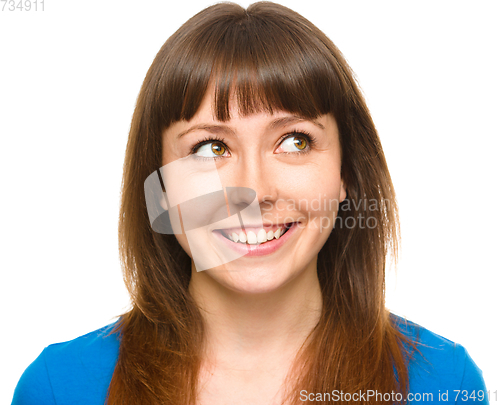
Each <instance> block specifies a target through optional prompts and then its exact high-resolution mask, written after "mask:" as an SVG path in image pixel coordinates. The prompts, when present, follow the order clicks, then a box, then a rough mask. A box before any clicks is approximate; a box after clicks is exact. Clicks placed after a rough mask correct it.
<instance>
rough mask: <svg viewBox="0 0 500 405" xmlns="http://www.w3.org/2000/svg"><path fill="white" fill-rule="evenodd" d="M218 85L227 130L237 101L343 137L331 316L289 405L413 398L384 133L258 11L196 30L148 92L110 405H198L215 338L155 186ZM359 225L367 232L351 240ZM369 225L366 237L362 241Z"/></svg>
mask: <svg viewBox="0 0 500 405" xmlns="http://www.w3.org/2000/svg"><path fill="white" fill-rule="evenodd" d="M212 84H214V85H215V86H214V87H213V88H214V89H215V94H214V97H215V98H214V100H215V111H216V116H217V119H218V120H220V121H227V120H228V119H230V115H229V108H228V103H229V98H230V96H231V95H233V94H234V95H235V96H236V97H237V102H238V105H239V107H240V111H241V114H251V113H253V112H257V111H268V112H269V113H273V112H274V111H287V112H290V113H298V114H300V115H301V116H304V117H307V118H310V119H313V118H316V117H318V116H320V115H322V114H327V113H331V114H333V116H334V117H335V119H336V121H337V123H338V128H339V137H340V145H341V150H342V166H341V173H342V178H343V180H344V184H345V187H346V190H347V196H348V197H347V200H346V201H344V202H343V203H342V204H341V205H340V209H339V212H338V215H337V224H338V225H336V226H335V228H334V229H333V231H332V232H331V234H330V236H329V238H328V240H327V241H326V243H325V245H324V246H323V248H322V249H321V251H320V252H319V255H318V266H317V271H318V278H319V282H320V286H321V293H322V300H323V306H322V313H321V316H320V319H319V322H318V323H317V325H316V326H315V328H314V329H313V331H312V332H311V333H310V335H309V336H308V339H307V340H306V342H304V344H303V346H302V348H301V350H300V351H299V352H298V353H297V356H296V358H295V362H294V366H293V367H292V369H291V371H290V373H289V375H288V377H287V380H286V390H285V391H286V392H287V393H288V397H285V400H288V401H289V403H299V401H298V393H299V392H300V391H301V390H306V391H307V392H314V393H325V392H331V391H332V390H334V389H335V390H338V391H339V392H341V391H342V392H344V393H353V392H358V391H360V390H361V391H367V390H377V392H380V393H391V392H392V391H394V392H400V393H402V394H403V398H404V394H405V393H406V392H407V391H408V369H407V365H408V360H409V358H410V356H411V352H410V349H411V348H412V347H413V348H414V345H413V343H412V342H410V341H408V340H407V339H406V338H405V336H404V335H402V334H401V333H400V332H399V331H398V328H397V327H396V325H395V323H394V322H393V320H392V318H391V316H390V313H389V312H388V311H387V309H386V308H385V295H384V288H385V286H384V279H385V268H386V258H387V257H388V255H389V254H391V253H392V256H393V257H394V258H395V259H396V260H397V253H398V244H399V222H398V211H397V205H396V197H395V192H394V188H393V185H392V181H391V177H390V175H389V171H388V168H387V163H386V160H385V157H384V153H383V150H382V146H381V144H380V140H379V137H378V135H377V132H376V129H375V126H374V123H373V121H372V118H371V116H370V113H369V111H368V108H367V106H366V103H365V101H364V98H363V96H362V94H361V91H360V89H359V88H358V85H357V83H356V80H355V78H354V74H353V72H352V71H351V69H350V67H349V66H348V64H347V62H346V61H345V59H344V57H343V55H342V54H341V53H340V51H339V50H338V49H337V47H336V46H335V45H334V44H333V43H332V42H331V40H330V39H329V38H328V37H327V36H326V35H325V34H324V33H323V32H321V31H320V30H319V29H318V28H317V27H315V26H314V25H313V24H312V23H311V22H309V21H308V20H307V19H305V18H304V17H302V16H301V15H299V14H297V13H296V12H294V11H292V10H290V9H288V8H286V7H284V6H281V5H278V4H274V3H271V2H258V3H254V4H252V5H251V6H249V7H248V8H247V9H244V8H242V7H241V6H239V5H236V4H234V3H221V4H216V5H214V6H211V7H208V8H206V9H205V10H203V11H201V12H199V13H198V14H196V15H195V16H194V17H192V18H191V19H189V20H188V21H187V22H186V23H185V24H184V25H182V26H181V27H180V28H179V29H178V30H177V31H176V32H175V33H174V34H173V35H172V36H171V37H170V38H169V39H168V40H167V41H166V42H165V44H164V45H163V46H162V48H161V49H160V51H159V52H158V54H157V55H156V58H155V59H154V61H153V63H152V65H151V67H150V68H149V71H148V73H147V75H146V78H145V80H144V83H143V85H142V87H141V90H140V93H139V96H138V99H137V104H136V108H135V111H134V115H133V118H132V123H131V128H130V135H129V139H128V144H127V150H126V156H125V163H124V168H123V183H122V196H121V208H120V216H119V249H120V258H121V262H122V267H123V272H124V280H125V283H126V286H127V288H128V290H129V293H130V295H131V302H132V307H131V309H130V311H128V312H126V313H124V314H122V315H121V317H120V319H119V322H118V323H117V326H116V328H115V331H116V332H119V333H120V335H121V344H120V349H119V356H118V361H117V364H116V368H115V371H114V374H113V377H112V380H111V384H110V386H109V391H108V404H109V405H115V404H141V405H144V404H175V405H181V404H194V403H195V402H196V393H197V389H198V388H199V387H198V386H197V380H198V373H199V371H200V364H201V347H202V345H203V342H204V329H203V320H202V317H201V314H200V312H199V310H198V308H197V306H196V303H195V301H194V300H193V298H192V296H191V295H190V293H189V291H188V285H189V281H190V277H191V260H190V257H189V256H188V255H187V253H186V252H184V250H183V249H182V248H181V246H180V244H179V243H178V242H177V239H176V238H175V236H174V235H163V234H158V233H156V232H154V231H153V230H152V228H151V225H150V223H149V219H148V214H147V207H146V202H145V196H144V181H145V179H146V178H147V177H148V176H149V174H151V173H152V172H154V171H155V170H157V169H158V168H160V167H161V166H162V153H161V151H162V141H161V140H162V137H161V134H162V131H164V130H165V129H166V128H168V127H169V125H171V124H172V123H174V122H177V121H180V120H190V119H191V118H192V117H193V116H194V115H195V113H196V112H197V111H198V108H199V106H200V104H201V101H202V99H203V97H204V96H205V94H206V92H207V91H208V89H209V88H212V87H211V85H212ZM374 204H375V205H376V207H375V209H374ZM353 218H356V219H357V221H356V224H354V226H352V225H351V226H349V224H348V221H349V219H353ZM362 219H364V221H365V224H367V225H369V226H364V227H361V226H360V222H361V221H360V220H362ZM366 221H369V222H368V223H367V222H366ZM351 223H352V221H351ZM302 402H303V401H301V402H300V403H302ZM381 402H384V401H383V400H382V401H381V400H379V398H375V399H374V400H371V401H370V403H381ZM391 402H392V401H391ZM360 403H363V402H362V401H360Z"/></svg>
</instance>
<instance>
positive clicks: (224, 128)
mask: <svg viewBox="0 0 500 405" xmlns="http://www.w3.org/2000/svg"><path fill="white" fill-rule="evenodd" d="M297 122H311V123H313V124H314V125H316V126H317V127H318V128H321V129H325V126H324V125H323V124H321V123H320V122H318V121H317V120H310V119H307V118H304V117H301V116H298V115H291V116H287V117H281V118H276V119H275V120H273V121H272V122H271V123H270V124H269V125H268V129H277V128H281V127H285V126H287V125H291V124H295V123H297ZM197 130H204V131H208V132H211V133H214V134H227V135H235V131H234V129H232V128H231V127H230V126H228V125H223V124H221V125H214V124H197V125H193V126H192V127H189V128H188V129H186V130H184V131H182V132H180V133H179V134H178V135H177V139H180V138H181V137H182V136H184V135H186V134H188V133H189V132H193V131H197Z"/></svg>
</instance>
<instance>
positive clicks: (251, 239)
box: [247, 231, 260, 245]
mask: <svg viewBox="0 0 500 405" xmlns="http://www.w3.org/2000/svg"><path fill="white" fill-rule="evenodd" d="M259 232H260V231H259ZM247 242H248V244H249V245H256V244H257V235H256V234H255V233H254V232H252V231H248V232H247Z"/></svg>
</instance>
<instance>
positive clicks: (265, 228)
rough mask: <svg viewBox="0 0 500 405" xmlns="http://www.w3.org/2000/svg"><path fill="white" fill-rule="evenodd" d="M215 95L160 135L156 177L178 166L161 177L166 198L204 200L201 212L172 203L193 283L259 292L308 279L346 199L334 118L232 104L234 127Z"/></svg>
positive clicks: (200, 207)
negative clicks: (221, 116) (243, 110)
mask: <svg viewBox="0 0 500 405" xmlns="http://www.w3.org/2000/svg"><path fill="white" fill-rule="evenodd" d="M212 94H213V91H209V92H207V95H206V96H205V98H204V100H203V102H202V104H201V106H200V109H199V110H198V112H197V113H196V115H195V116H194V117H193V118H192V119H191V120H190V121H179V122H176V123H174V124H172V125H171V126H170V127H169V128H167V129H166V130H165V131H164V133H163V140H162V142H163V165H164V167H163V168H162V169H165V168H168V167H170V168H174V167H175V170H173V169H172V170H171V175H170V177H168V176H167V177H168V179H169V180H167V182H166V181H165V178H166V175H165V176H164V179H163V181H164V183H165V187H166V189H167V194H168V193H169V189H170V194H169V197H168V198H169V200H172V198H171V196H172V193H176V194H177V195H179V194H185V196H183V197H180V198H179V199H178V201H186V200H187V199H189V198H191V197H193V196H194V197H200V196H201V198H203V197H204V196H207V197H206V202H202V203H201V204H200V201H202V200H199V198H198V200H197V201H198V203H197V204H194V205H189V203H187V204H185V205H183V204H180V205H178V207H179V208H180V209H179V211H180V217H181V219H182V222H183V225H184V227H183V228H182V232H183V233H182V234H176V237H177V240H178V241H179V243H180V244H181V246H182V247H183V248H184V250H185V251H186V253H187V254H188V255H189V256H190V257H191V258H192V259H193V275H192V282H193V280H195V278H196V277H197V278H200V279H205V280H207V282H208V281H209V282H211V283H213V282H216V283H218V284H220V285H222V286H224V287H226V288H229V289H231V290H233V291H239V292H246V293H262V292H270V291H273V290H275V289H278V288H280V287H281V286H283V285H285V284H287V283H288V282H289V281H291V280H293V279H295V278H296V277H299V276H300V275H305V274H306V273H308V272H311V274H315V272H316V263H317V255H318V252H319V251H320V249H321V248H322V246H323V245H324V243H325V242H326V240H327V239H328V236H329V235H330V232H331V231H332V229H333V225H334V219H335V217H336V215H337V211H338V204H339V203H340V202H341V201H343V200H344V199H345V197H346V192H345V188H344V185H343V182H342V179H341V175H340V168H341V151H340V145H339V136H338V128H337V124H336V121H335V119H334V117H333V116H332V115H331V114H327V115H323V116H320V117H318V118H317V119H315V120H308V119H305V118H303V117H300V116H297V115H293V114H290V113H288V112H284V111H281V112H275V113H274V114H272V115H271V114H269V113H267V112H260V113H255V114H251V115H248V116H246V117H244V116H241V115H240V114H239V112H238V106H237V104H236V102H235V101H234V98H233V99H232V100H231V101H230V103H229V111H230V116H231V119H230V120H229V121H226V122H221V121H218V120H217V119H216V118H215V114H214V111H213V98H212ZM213 138H218V140H212V139H213ZM172 163H174V164H173V165H172ZM165 165H167V166H165ZM175 165H177V166H175ZM172 173H175V174H172ZM219 181H220V182H219ZM167 183H168V184H167ZM228 187H234V188H228ZM250 189H251V190H253V191H254V192H252V191H251V190H250ZM193 190H195V191H194V192H193ZM222 190H224V192H223V191H222ZM217 191H218V192H219V194H218V193H217ZM211 192H215V193H214V194H210V193H211ZM217 195H219V198H215V199H213V198H212V196H217ZM189 196H190V197H189ZM208 196H210V198H209V197H208ZM191 201H195V200H193V199H191ZM214 201H218V202H219V203H216V202H214ZM221 201H222V203H221ZM171 205H173V204H171ZM189 207H191V212H189ZM245 208H247V209H246V210H245ZM238 212H239V215H236V214H237V213H238ZM190 216H191V217H192V218H194V219H190V218H189V217H190ZM189 222H190V223H191V225H189V226H186V224H188V223H189ZM195 223H198V224H199V225H200V226H199V227H194V226H193V225H192V224H195ZM290 223H293V225H292V226H291V227H290V228H289V229H288V230H287V229H286V228H285V227H284V225H285V224H290ZM261 224H262V226H261ZM202 225H206V226H202ZM242 225H243V226H242ZM194 228H195V229H194ZM188 230H189V232H187V231H188ZM285 231H286V232H285ZM283 232H284V233H283ZM245 240H246V241H245ZM195 268H196V270H198V271H196V270H195ZM200 270H201V271H200Z"/></svg>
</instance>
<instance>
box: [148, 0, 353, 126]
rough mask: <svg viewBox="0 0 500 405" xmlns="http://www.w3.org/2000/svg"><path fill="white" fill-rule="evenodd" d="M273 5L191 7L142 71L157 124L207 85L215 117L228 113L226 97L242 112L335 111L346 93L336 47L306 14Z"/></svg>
mask: <svg viewBox="0 0 500 405" xmlns="http://www.w3.org/2000/svg"><path fill="white" fill-rule="evenodd" d="M272 7H276V5H272ZM280 7H281V8H282V9H283V10H285V11H284V12H282V13H279V14H278V13H276V12H275V10H274V12H273V9H272V8H271V6H270V5H268V4H266V3H255V4H253V5H252V6H250V7H249V8H248V9H247V10H245V9H243V8H242V7H240V6H238V5H236V4H228V3H226V4H217V5H215V6H212V8H213V12H212V13H208V14H207V12H206V11H205V12H204V14H203V16H200V15H199V14H197V15H195V16H194V17H193V18H192V19H191V20H189V21H188V22H187V23H186V24H184V25H183V26H182V27H181V28H180V29H179V30H178V31H177V32H176V33H175V34H174V35H173V36H172V37H170V38H169V40H168V41H167V42H166V43H165V44H164V46H163V47H162V49H161V50H160V52H159V53H158V55H157V59H158V58H161V59H160V60H161V61H162V63H160V67H159V69H158V71H157V72H151V74H150V73H148V76H151V80H155V81H156V85H155V86H154V92H153V94H150V96H151V98H150V107H151V110H150V111H151V113H152V114H151V117H152V118H153V120H154V121H156V122H157V123H158V124H159V126H160V127H162V128H165V127H168V126H169V125H170V124H171V123H173V122H176V121H180V120H186V121H189V120H190V119H191V118H192V117H193V116H194V115H195V114H196V112H197V111H198V109H199V107H200V104H201V102H202V100H203V98H204V96H205V94H206V92H207V91H208V89H214V94H213V97H214V98H213V100H214V102H215V115H216V118H217V119H218V120H219V121H227V120H229V119H231V117H230V114H229V100H230V98H231V97H232V96H234V97H235V99H236V101H237V104H238V108H239V113H240V114H241V115H243V116H245V115H248V114H252V113H256V112H262V111H267V112H269V113H271V114H272V113H273V112H275V111H287V112H290V113H292V114H298V115H301V116H303V117H305V118H308V119H313V118H316V117H318V116H319V115H322V114H326V113H328V112H332V113H334V114H335V110H336V109H337V107H338V103H339V102H341V101H342V98H343V97H345V96H342V95H343V94H345V92H343V91H342V87H343V85H342V80H340V79H339V72H340V70H339V67H338V62H337V61H336V58H338V57H341V55H340V53H339V52H338V50H337V49H336V48H335V46H334V45H333V43H332V42H331V41H330V40H329V39H328V38H327V37H326V36H325V35H324V34H323V33H322V32H321V31H320V30H318V29H317V28H316V27H314V26H313V25H312V24H311V23H310V22H309V21H307V20H305V19H304V18H303V17H301V16H300V15H298V14H297V13H295V12H294V11H292V10H289V9H288V8H286V7H283V6H280ZM311 27H312V28H311ZM335 53H338V54H339V55H334V54H335ZM155 65H156V66H158V65H157V64H155V63H153V66H155ZM154 76H156V78H154Z"/></svg>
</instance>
